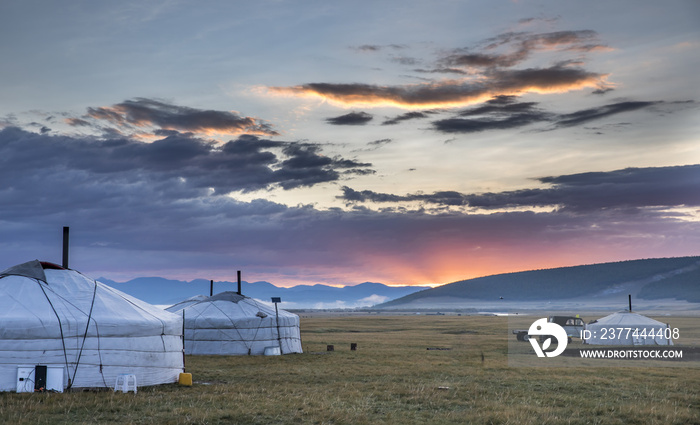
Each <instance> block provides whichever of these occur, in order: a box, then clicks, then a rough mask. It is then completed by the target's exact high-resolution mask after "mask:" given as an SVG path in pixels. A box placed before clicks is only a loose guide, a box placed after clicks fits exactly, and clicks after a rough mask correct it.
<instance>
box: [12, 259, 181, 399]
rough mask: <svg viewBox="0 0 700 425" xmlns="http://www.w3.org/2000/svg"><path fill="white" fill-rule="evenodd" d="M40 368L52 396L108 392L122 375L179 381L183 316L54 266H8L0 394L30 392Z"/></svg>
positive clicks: (139, 380) (35, 263) (144, 380)
mask: <svg viewBox="0 0 700 425" xmlns="http://www.w3.org/2000/svg"><path fill="white" fill-rule="evenodd" d="M38 367H46V368H48V370H49V373H48V375H49V378H48V380H53V382H47V387H46V388H48V389H54V390H57V391H63V390H65V389H67V388H100V387H103V388H104V387H106V388H112V387H114V384H115V381H116V378H117V376H118V375H120V374H133V375H135V376H136V380H137V383H138V386H144V385H145V386H148V385H157V384H164V383H173V382H177V380H178V377H179V374H180V373H181V372H183V367H184V358H183V343H182V317H181V316H178V315H175V314H172V313H169V312H166V311H164V310H162V309H160V308H157V307H155V306H152V305H150V304H148V303H146V302H143V301H141V300H138V299H136V298H133V297H131V296H129V295H127V294H125V293H123V292H120V291H118V290H116V289H114V288H111V287H109V286H107V285H105V284H103V283H101V282H97V281H95V280H93V279H90V278H88V277H86V276H84V275H82V274H81V273H79V272H77V271H74V270H69V269H63V268H61V267H60V266H57V265H55V264H51V263H43V262H39V261H30V262H28V263H24V264H20V265H18V266H14V267H11V268H9V269H7V270H5V271H4V272H2V273H0V391H33V390H34V386H33V385H32V384H33V383H34V381H35V380H36V379H38V376H36V375H35V371H39V370H40V369H39V368H38ZM45 370H46V369H44V371H45ZM37 373H38V372H37ZM20 388H21V389H20Z"/></svg>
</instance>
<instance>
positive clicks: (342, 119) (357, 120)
mask: <svg viewBox="0 0 700 425" xmlns="http://www.w3.org/2000/svg"><path fill="white" fill-rule="evenodd" d="M372 118H373V117H372V115H371V114H368V113H367V112H350V113H349V114H345V115H341V116H339V117H333V118H326V122H327V123H329V124H333V125H365V124H367V123H368V122H370V121H372Z"/></svg>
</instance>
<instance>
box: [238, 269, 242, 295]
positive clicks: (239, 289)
mask: <svg viewBox="0 0 700 425" xmlns="http://www.w3.org/2000/svg"><path fill="white" fill-rule="evenodd" d="M238 295H242V294H241V271H240V270H238Z"/></svg>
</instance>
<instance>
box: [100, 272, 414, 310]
mask: <svg viewBox="0 0 700 425" xmlns="http://www.w3.org/2000/svg"><path fill="white" fill-rule="evenodd" d="M97 280H99V281H100V282H102V283H105V284H107V285H109V286H111V287H113V288H115V289H118V290H120V291H122V292H126V293H127V294H129V295H132V296H134V297H136V298H138V299H141V300H143V301H146V302H148V303H151V304H156V305H168V306H170V305H172V304H175V303H178V302H180V301H183V300H185V299H187V298H190V297H193V296H195V295H209V291H210V281H208V280H203V279H197V280H193V281H191V282H185V281H180V280H169V279H164V278H162V277H139V278H136V279H133V280H130V281H128V282H115V281H113V280H110V279H106V278H104V277H102V278H99V279H97ZM426 288H427V287H425V286H399V287H394V286H387V285H383V284H381V283H372V282H365V283H361V284H359V285H355V286H345V287H343V288H336V287H333V286H327V285H297V286H294V287H291V288H281V287H277V286H275V285H273V284H271V283H270V282H264V281H260V282H252V283H251V282H245V281H243V282H241V293H243V295H246V296H249V297H251V298H256V299H260V300H263V301H270V298H271V297H280V298H282V304H280V306H281V307H283V308H287V309H333V308H356V307H369V306H373V305H375V304H379V303H382V302H385V301H389V300H393V299H395V298H400V297H402V296H404V295H408V294H411V293H413V292H416V291H421V290H423V289H426ZM237 290H238V283H237V282H226V281H223V282H214V294H217V293H219V292H224V291H237Z"/></svg>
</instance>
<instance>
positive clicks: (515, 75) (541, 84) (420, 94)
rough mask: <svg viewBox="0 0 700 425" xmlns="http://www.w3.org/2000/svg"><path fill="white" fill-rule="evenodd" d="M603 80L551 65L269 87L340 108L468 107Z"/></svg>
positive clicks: (563, 90)
mask: <svg viewBox="0 0 700 425" xmlns="http://www.w3.org/2000/svg"><path fill="white" fill-rule="evenodd" d="M604 80H605V75H603V74H598V73H594V72H587V71H585V70H583V69H579V68H568V67H563V66H553V67H549V68H528V69H524V70H506V71H499V70H496V71H491V72H489V73H486V74H484V75H483V77H482V78H481V79H479V80H475V79H467V80H447V81H440V82H429V83H419V84H412V85H403V86H378V85H372V84H358V83H351V84H337V83H310V84H304V85H300V86H294V87H269V88H268V90H269V91H270V92H271V93H274V94H280V95H292V96H313V97H320V98H322V99H325V100H328V101H330V102H335V103H338V104H341V105H346V106H348V105H365V106H395V107H400V108H406V109H416V108H438V107H456V106H465V105H469V104H472V103H476V102H482V101H485V100H487V99H489V98H491V97H493V96H498V95H513V94H522V93H561V92H566V91H569V90H579V89H582V88H585V87H599V86H601V85H603V82H604Z"/></svg>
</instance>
